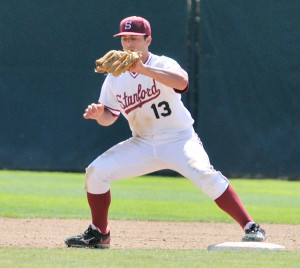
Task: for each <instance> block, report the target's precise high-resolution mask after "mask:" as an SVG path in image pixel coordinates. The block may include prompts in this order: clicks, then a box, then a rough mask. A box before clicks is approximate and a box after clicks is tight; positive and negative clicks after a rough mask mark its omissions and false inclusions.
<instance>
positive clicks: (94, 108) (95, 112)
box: [83, 103, 104, 120]
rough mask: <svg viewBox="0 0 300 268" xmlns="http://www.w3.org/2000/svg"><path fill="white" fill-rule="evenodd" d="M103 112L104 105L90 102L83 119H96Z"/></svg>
mask: <svg viewBox="0 0 300 268" xmlns="http://www.w3.org/2000/svg"><path fill="white" fill-rule="evenodd" d="M103 112H104V105H103V104H101V103H100V104H95V103H92V104H90V105H89V106H88V107H87V108H86V109H85V113H84V114H83V117H84V118H85V119H95V120H97V119H98V118H99V117H100V116H101V115H102V114H103Z"/></svg>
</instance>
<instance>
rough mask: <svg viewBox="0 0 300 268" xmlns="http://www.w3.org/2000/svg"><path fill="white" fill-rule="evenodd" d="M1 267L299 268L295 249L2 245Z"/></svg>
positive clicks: (299, 263) (299, 255)
mask: <svg viewBox="0 0 300 268" xmlns="http://www.w3.org/2000/svg"><path fill="white" fill-rule="evenodd" d="M0 267H1V268H8V267H11V268H12V267H14V268H15V267H20V268H21V267H30V268H34V267H64V268H65V267H72V268H73V267H85V268H87V267H130V268H131V267H132V268H133V267H143V268H147V267H149V268H150V267H164V268H165V267H210V268H213V267H218V268H219V267H238V268H240V267H251V268H252V267H278V268H282V267H300V254H299V253H295V252H259V253H258V252H253V251H252V252H244V251H240V252H238V251H235V252H232V251H219V252H216V251H215V252H208V251H204V250H87V249H25V248H20V249H12V248H0Z"/></svg>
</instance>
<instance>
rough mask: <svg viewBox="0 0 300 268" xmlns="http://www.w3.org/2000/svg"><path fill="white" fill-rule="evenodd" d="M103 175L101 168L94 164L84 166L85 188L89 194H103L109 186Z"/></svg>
mask: <svg viewBox="0 0 300 268" xmlns="http://www.w3.org/2000/svg"><path fill="white" fill-rule="evenodd" d="M104 178H105V175H104V174H103V172H102V170H101V169H99V168H97V167H96V166H94V165H93V164H91V165H89V166H88V167H87V168H86V173H85V189H86V191H87V192H89V193H91V194H103V193H106V192H107V191H108V190H109V188H110V183H109V181H107V180H105V179H104Z"/></svg>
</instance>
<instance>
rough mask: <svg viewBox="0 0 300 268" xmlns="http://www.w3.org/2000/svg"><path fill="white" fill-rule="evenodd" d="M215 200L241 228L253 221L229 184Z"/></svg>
mask: <svg viewBox="0 0 300 268" xmlns="http://www.w3.org/2000/svg"><path fill="white" fill-rule="evenodd" d="M215 202H216V204H217V205H218V206H219V207H220V208H221V209H222V210H223V211H225V212H226V213H227V214H229V215H230V216H231V217H232V218H233V219H234V220H236V221H237V222H238V223H239V224H240V226H241V227H242V228H244V227H245V225H246V224H247V223H248V222H254V221H253V220H252V218H251V217H250V215H249V214H248V212H247V211H246V209H245V207H244V205H243V203H242V201H241V200H240V198H239V197H238V195H237V193H236V192H235V190H234V189H233V188H232V187H231V186H230V185H229V186H228V188H227V189H226V191H225V192H224V193H223V194H222V195H221V196H220V197H218V198H217V199H216V200H215Z"/></svg>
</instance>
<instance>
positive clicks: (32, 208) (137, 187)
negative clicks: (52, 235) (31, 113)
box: [0, 171, 300, 224]
mask: <svg viewBox="0 0 300 268" xmlns="http://www.w3.org/2000/svg"><path fill="white" fill-rule="evenodd" d="M231 184H232V186H233V187H234V188H235V190H236V191H237V192H238V194H239V196H240V198H241V199H242V201H243V203H244V205H245V206H246V208H247V210H248V211H249V212H250V214H251V215H252V216H253V218H255V219H257V220H258V221H259V222H264V223H286V224H299V223H300V194H299V193H300V182H297V181H278V180H246V179H234V180H232V181H231ZM111 188H112V203H111V207H110V212H109V217H110V219H129V220H157V221H204V222H212V221H213V222H233V220H232V219H231V218H230V217H229V216H228V215H227V214H225V213H224V212H223V211H221V210H220V209H219V208H218V207H217V206H216V205H215V203H214V202H213V201H212V200H211V199H210V198H209V197H207V196H206V195H205V194H203V193H202V191H201V190H199V189H197V188H196V187H195V186H194V185H193V184H192V183H191V182H190V181H189V180H187V179H184V178H172V177H156V176H144V177H139V178H130V179H126V180H122V181H118V182H113V183H112V184H111ZM0 217H16V218H24V217H26V218H36V217H39V218H85V219H89V218H90V211H89V207H88V204H87V201H86V193H85V190H84V174H83V173H58V172H28V171H27V172H25V171H17V172H16V171H0Z"/></svg>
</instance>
